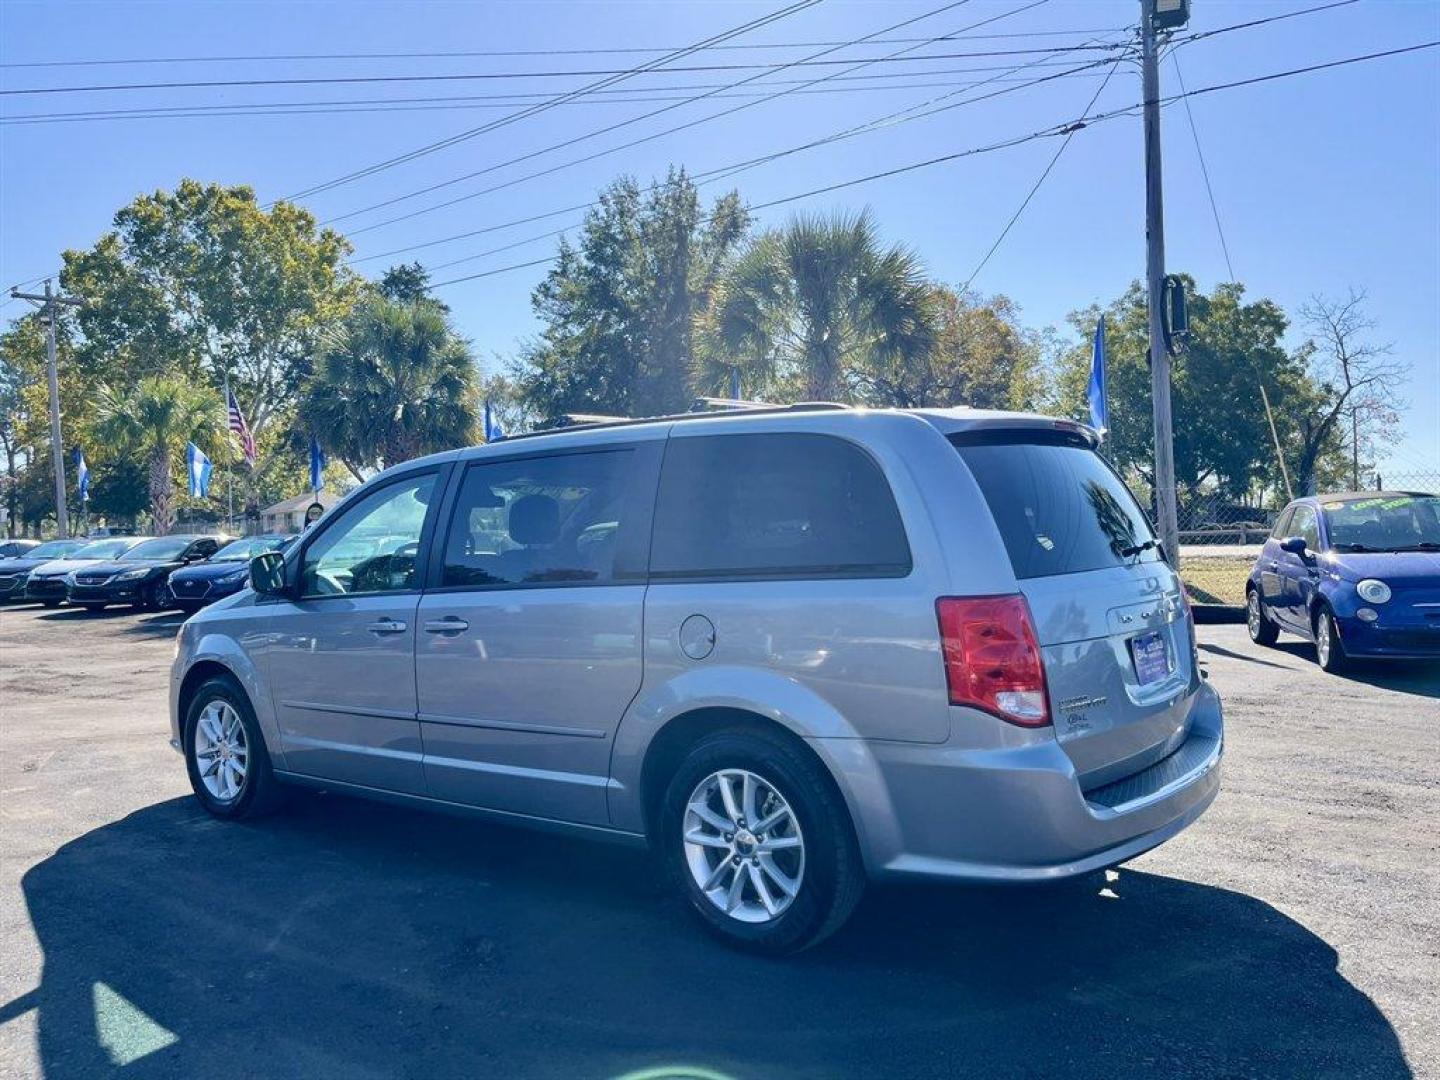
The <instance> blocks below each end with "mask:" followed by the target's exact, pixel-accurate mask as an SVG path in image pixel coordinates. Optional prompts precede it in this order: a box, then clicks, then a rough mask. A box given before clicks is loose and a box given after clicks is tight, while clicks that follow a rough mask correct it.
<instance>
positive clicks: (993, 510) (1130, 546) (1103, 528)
mask: <svg viewBox="0 0 1440 1080" xmlns="http://www.w3.org/2000/svg"><path fill="white" fill-rule="evenodd" d="M951 441H952V442H953V443H954V444H955V446H956V449H957V450H958V451H959V453H960V457H961V458H962V459H963V460H964V462H965V464H966V465H967V466H968V467H969V469H970V472H971V474H972V475H973V476H974V477H975V482H976V483H977V484H979V485H980V491H981V493H982V494H983V495H984V496H985V502H986V504H987V505H988V506H989V508H990V514H991V516H992V517H993V518H994V519H995V524H996V526H997V527H998V528H999V530H1000V535H1001V537H1002V538H1003V539H1004V541H1005V549H1006V551H1007V552H1008V553H1009V555H1010V562H1011V564H1012V565H1013V567H1014V569H1015V576H1016V577H1017V578H1035V577H1050V576H1053V575H1055V574H1074V573H1079V572H1081V571H1085V570H1101V569H1104V568H1106V567H1109V566H1120V565H1123V564H1126V563H1131V562H1136V561H1150V562H1153V561H1156V560H1158V559H1159V557H1160V556H1159V552H1158V549H1157V548H1155V547H1153V546H1152V547H1150V548H1147V549H1145V550H1143V551H1137V550H1136V549H1137V548H1139V547H1140V546H1141V545H1143V544H1144V543H1145V541H1147V540H1152V539H1153V538H1154V533H1153V532H1152V531H1151V529H1150V524H1149V522H1147V521H1146V520H1145V515H1144V514H1143V513H1142V512H1141V510H1140V507H1139V505H1138V504H1137V503H1136V502H1135V498H1134V496H1132V495H1131V494H1130V491H1129V489H1128V488H1126V487H1125V485H1124V484H1123V483H1122V482H1121V480H1120V478H1119V477H1118V476H1116V475H1115V472H1114V470H1113V469H1111V468H1110V466H1109V465H1108V464H1107V463H1106V462H1105V460H1104V459H1103V458H1102V457H1101V456H1100V455H1099V454H1097V453H1096V452H1095V451H1094V450H1092V449H1091V448H1090V447H1089V446H1087V445H1085V444H1084V443H1082V442H1077V441H1074V440H1073V439H1071V438H1070V437H1068V436H1064V435H1059V434H1057V435H1056V436H1054V437H1053V438H1051V437H1046V435H1045V433H1037V432H1014V433H1011V432H1004V433H988V432H987V433H985V434H984V435H983V436H978V437H977V436H969V437H967V436H965V435H960V436H952V437H951Z"/></svg>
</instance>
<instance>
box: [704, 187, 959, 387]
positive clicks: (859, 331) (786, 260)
mask: <svg viewBox="0 0 1440 1080" xmlns="http://www.w3.org/2000/svg"><path fill="white" fill-rule="evenodd" d="M930 301H931V289H930V286H929V285H928V284H927V282H926V281H925V279H924V276H923V273H922V270H921V266H920V263H919V260H918V259H917V257H916V256H915V255H914V254H913V253H912V252H910V251H909V250H907V249H905V248H903V247H900V246H898V245H897V246H893V247H888V248H884V247H882V246H881V244H880V241H879V239H878V237H877V236H876V230H875V223H874V219H873V218H872V217H871V216H870V214H869V212H868V211H866V212H864V213H861V214H858V215H852V214H836V215H832V216H818V215H807V216H800V217H796V218H794V219H792V220H791V221H790V223H789V224H788V225H786V226H785V227H784V228H783V229H773V230H770V231H767V232H765V233H762V234H761V235H760V236H758V237H756V238H755V239H754V240H753V241H751V242H750V244H749V245H748V246H747V247H746V249H745V251H744V252H743V253H742V254H741V255H740V257H739V258H738V259H737V260H736V261H735V263H734V265H733V266H731V267H729V268H728V270H727V272H726V274H725V277H724V279H723V281H722V282H721V285H720V288H719V290H718V292H717V295H716V298H715V302H714V304H713V305H712V307H711V308H710V310H709V311H708V312H706V313H704V315H703V318H702V321H703V326H704V333H705V343H706V350H705V370H706V372H707V376H708V381H710V382H712V384H713V382H714V381H715V380H716V379H717V378H718V377H719V376H720V375H721V374H722V373H723V372H725V371H726V370H727V369H728V368H730V367H733V366H738V367H740V369H741V370H742V372H743V373H744V376H745V378H744V382H745V384H747V385H750V386H755V387H757V389H758V390H759V392H760V393H761V394H762V395H764V396H775V397H779V398H781V399H782V400H783V399H793V398H797V397H798V398H805V399H809V400H815V401H820V400H832V401H836V400H847V399H852V398H855V397H857V396H863V391H864V389H865V388H866V385H867V383H871V384H873V381H874V379H875V378H876V373H878V372H892V373H893V372H896V371H898V370H900V369H903V368H906V367H907V366H908V365H910V364H912V363H914V362H915V361H917V360H918V359H920V358H923V357H926V356H927V355H929V353H930V351H931V350H932V349H933V348H934V344H935V327H934V324H933V321H932V319H931V317H930ZM900 381H901V380H899V379H895V378H893V377H892V379H891V380H890V383H891V384H893V385H898V384H899V382H900Z"/></svg>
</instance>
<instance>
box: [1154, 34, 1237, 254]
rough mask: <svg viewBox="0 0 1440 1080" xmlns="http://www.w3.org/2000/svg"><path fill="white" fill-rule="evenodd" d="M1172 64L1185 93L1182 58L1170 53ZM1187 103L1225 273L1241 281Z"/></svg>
mask: <svg viewBox="0 0 1440 1080" xmlns="http://www.w3.org/2000/svg"><path fill="white" fill-rule="evenodd" d="M1170 64H1171V66H1172V67H1174V68H1175V81H1176V82H1177V83H1178V84H1179V85H1180V92H1181V93H1182V94H1183V93H1184V92H1185V76H1184V75H1182V74H1180V57H1179V56H1177V55H1176V54H1175V53H1174V52H1173V51H1172V52H1171V53H1170ZM1182 100H1183V101H1184V102H1185V118H1186V119H1187V120H1188V121H1189V122H1190V137H1191V138H1192V139H1194V140H1195V156H1196V157H1197V158H1199V160H1200V175H1201V176H1202V177H1203V178H1204V180H1205V197H1206V198H1207V199H1209V200H1210V215H1211V217H1213V218H1214V219H1215V235H1216V236H1218V237H1219V238H1220V250H1221V252H1222V253H1224V255H1225V271H1226V273H1228V274H1229V275H1230V280H1231V281H1239V280H1240V279H1239V278H1237V277H1236V276H1235V267H1234V266H1233V265H1232V264H1231V262H1230V245H1229V244H1227V243H1226V242H1225V227H1224V226H1223V225H1221V224H1220V207H1219V206H1218V205H1217V204H1216V202H1215V189H1214V188H1213V187H1211V186H1210V167H1209V166H1208V165H1206V164H1205V151H1204V150H1202V149H1201V148H1200V129H1199V128H1198V127H1196V126H1195V113H1194V112H1193V111H1192V110H1191V108H1190V99H1189V98H1188V97H1186V98H1183V99H1182Z"/></svg>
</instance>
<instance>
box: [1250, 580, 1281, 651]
mask: <svg viewBox="0 0 1440 1080" xmlns="http://www.w3.org/2000/svg"><path fill="white" fill-rule="evenodd" d="M1245 628H1246V629H1247V630H1248V631H1250V640H1251V641H1253V642H1254V643H1255V644H1256V645H1274V644H1275V639H1276V638H1278V637H1279V636H1280V628H1279V627H1278V626H1276V625H1275V623H1274V622H1272V621H1271V619H1270V616H1269V615H1266V614H1265V605H1264V604H1262V603H1261V602H1260V590H1259V589H1256V588H1250V589H1247V590H1245Z"/></svg>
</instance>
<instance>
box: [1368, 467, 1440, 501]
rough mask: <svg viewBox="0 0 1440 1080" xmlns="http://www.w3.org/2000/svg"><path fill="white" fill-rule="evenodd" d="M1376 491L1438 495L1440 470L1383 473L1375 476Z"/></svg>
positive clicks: (1439, 491) (1439, 492)
mask: <svg viewBox="0 0 1440 1080" xmlns="http://www.w3.org/2000/svg"><path fill="white" fill-rule="evenodd" d="M1374 486H1375V487H1376V489H1377V490H1378V489H1379V488H1382V487H1383V488H1384V489H1385V490H1386V491H1423V492H1425V493H1426V494H1429V495H1437V494H1440V469H1437V470H1435V471H1434V472H1394V473H1392V472H1385V473H1376V474H1375V485H1374Z"/></svg>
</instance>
